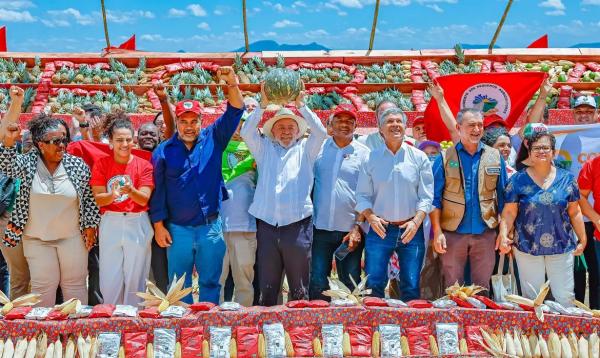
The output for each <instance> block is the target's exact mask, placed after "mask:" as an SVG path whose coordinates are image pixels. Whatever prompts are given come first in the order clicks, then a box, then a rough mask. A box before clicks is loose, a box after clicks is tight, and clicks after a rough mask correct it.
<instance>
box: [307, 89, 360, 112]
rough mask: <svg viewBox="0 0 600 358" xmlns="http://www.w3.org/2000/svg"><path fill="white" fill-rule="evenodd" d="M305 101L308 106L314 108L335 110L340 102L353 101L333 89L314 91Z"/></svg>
mask: <svg viewBox="0 0 600 358" xmlns="http://www.w3.org/2000/svg"><path fill="white" fill-rule="evenodd" d="M304 101H305V102H306V105H307V106H308V108H310V109H312V110H323V111H326V110H333V109H335V108H336V107H337V106H339V105H340V104H344V103H351V102H350V101H349V100H348V99H346V98H344V97H342V96H341V95H340V94H339V93H337V92H335V91H333V92H329V93H324V94H320V93H313V94H311V95H308V96H306V97H305V99H304Z"/></svg>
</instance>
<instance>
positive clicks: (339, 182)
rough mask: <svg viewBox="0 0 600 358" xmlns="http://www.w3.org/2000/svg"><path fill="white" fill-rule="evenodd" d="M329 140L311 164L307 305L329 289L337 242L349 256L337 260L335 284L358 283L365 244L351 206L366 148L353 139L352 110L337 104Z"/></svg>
mask: <svg viewBox="0 0 600 358" xmlns="http://www.w3.org/2000/svg"><path fill="white" fill-rule="evenodd" d="M327 124H328V126H327V129H328V131H330V133H331V137H330V138H328V139H327V140H326V141H325V144H324V145H323V148H322V149H321V153H319V156H318V157H317V161H316V163H315V190H314V193H313V199H314V204H315V214H314V226H315V228H314V232H313V243H312V262H311V275H310V290H309V296H310V299H311V300H314V299H324V300H327V299H328V298H327V297H326V296H324V295H323V294H322V292H323V291H325V290H328V289H329V283H328V281H327V277H328V276H329V275H330V273H331V261H332V258H333V256H334V252H335V251H336V249H337V248H338V247H340V245H341V244H342V243H346V245H348V250H350V253H349V254H347V256H346V257H345V258H343V259H341V260H340V259H338V258H337V257H336V269H337V274H338V277H339V278H340V280H341V281H342V282H343V283H344V284H345V285H346V286H348V287H350V288H352V287H353V284H352V280H351V279H350V276H352V278H353V279H354V282H360V273H361V272H360V271H361V269H360V260H361V258H362V251H363V247H364V241H363V240H362V233H363V232H362V229H361V228H360V226H359V221H364V220H359V214H358V213H357V212H356V211H355V210H354V207H355V206H356V185H357V183H358V173H359V169H360V166H361V164H362V162H363V161H364V160H365V159H366V158H367V156H368V154H369V149H368V148H367V147H366V146H364V145H362V144H360V143H359V142H358V141H356V140H354V130H355V129H356V112H355V111H354V107H353V106H351V105H340V106H338V107H337V108H336V110H335V112H334V113H333V115H332V116H331V118H330V120H329V121H328V123H327Z"/></svg>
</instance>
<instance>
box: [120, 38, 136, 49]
mask: <svg viewBox="0 0 600 358" xmlns="http://www.w3.org/2000/svg"><path fill="white" fill-rule="evenodd" d="M118 48H120V49H121V50H131V51H135V35H133V36H131V37H130V38H129V40H127V41H125V42H123V43H122V44H120V45H119V47H118Z"/></svg>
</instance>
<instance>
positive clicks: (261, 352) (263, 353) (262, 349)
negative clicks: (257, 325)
mask: <svg viewBox="0 0 600 358" xmlns="http://www.w3.org/2000/svg"><path fill="white" fill-rule="evenodd" d="M258 357H259V358H266V357H267V345H266V343H265V336H264V335H263V334H262V333H259V334H258Z"/></svg>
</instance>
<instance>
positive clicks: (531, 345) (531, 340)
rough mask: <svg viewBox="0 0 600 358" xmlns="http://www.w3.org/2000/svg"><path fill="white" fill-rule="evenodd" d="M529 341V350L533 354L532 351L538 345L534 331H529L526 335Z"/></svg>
mask: <svg viewBox="0 0 600 358" xmlns="http://www.w3.org/2000/svg"><path fill="white" fill-rule="evenodd" d="M527 340H528V343H529V349H530V350H531V354H532V355H534V352H535V350H536V348H537V346H538V338H537V336H536V334H535V333H533V332H531V333H530V334H529V336H528V337H527Z"/></svg>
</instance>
